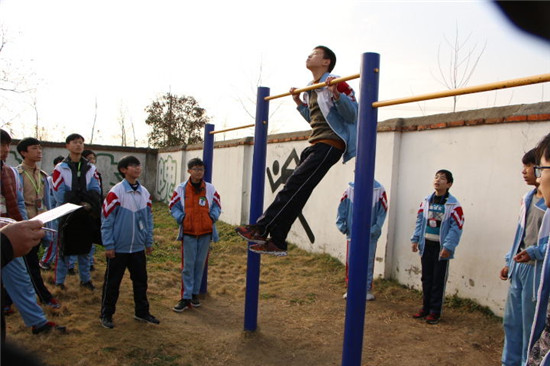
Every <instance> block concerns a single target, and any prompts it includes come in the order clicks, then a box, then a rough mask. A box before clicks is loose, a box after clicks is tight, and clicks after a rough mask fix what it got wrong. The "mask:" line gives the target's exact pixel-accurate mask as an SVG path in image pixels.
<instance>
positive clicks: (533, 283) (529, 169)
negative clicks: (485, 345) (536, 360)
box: [500, 149, 546, 366]
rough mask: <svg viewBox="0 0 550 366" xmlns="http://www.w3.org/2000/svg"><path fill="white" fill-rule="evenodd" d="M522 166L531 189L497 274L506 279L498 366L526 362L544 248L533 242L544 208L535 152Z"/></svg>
mask: <svg viewBox="0 0 550 366" xmlns="http://www.w3.org/2000/svg"><path fill="white" fill-rule="evenodd" d="M522 163H523V170H522V174H523V178H524V180H525V182H526V183H527V184H528V185H531V186H535V188H534V189H533V190H531V191H530V192H528V193H526V194H525V196H524V197H523V200H522V204H521V209H520V214H519V221H518V226H517V230H516V235H515V237H514V242H513V244H512V247H511V248H510V251H509V252H508V253H507V254H506V256H505V261H506V263H505V265H504V267H503V268H502V269H501V271H500V279H502V280H507V279H510V288H509V289H508V296H507V299H506V306H505V308H504V318H503V325H504V347H503V350H502V365H506V366H515V365H517V366H519V365H522V364H524V363H525V360H526V359H527V345H528V343H529V336H530V334H531V324H532V323H533V317H534V315H535V305H536V293H537V289H538V286H539V282H540V272H541V268H542V260H543V259H544V250H545V248H546V244H544V245H541V246H539V245H538V240H537V238H538V234H539V229H540V226H541V223H542V218H543V216H544V211H546V205H545V204H544V198H543V197H542V193H541V192H540V190H539V189H538V183H537V178H536V177H535V171H534V166H535V165H536V157H535V149H532V150H530V151H528V152H527V153H525V155H524V156H523V158H522Z"/></svg>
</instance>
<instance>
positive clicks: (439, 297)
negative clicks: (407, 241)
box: [421, 240, 449, 314]
mask: <svg viewBox="0 0 550 366" xmlns="http://www.w3.org/2000/svg"><path fill="white" fill-rule="evenodd" d="M439 252H440V247H439V243H438V242H433V241H429V240H426V244H425V245H424V253H423V255H422V259H421V262H422V296H423V305H422V308H423V309H424V310H425V311H429V312H431V313H436V314H441V308H442V307H443V299H444V296H445V284H446V282H447V274H448V269H449V260H448V259H446V260H439Z"/></svg>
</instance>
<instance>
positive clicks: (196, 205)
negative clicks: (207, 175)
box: [170, 158, 221, 313]
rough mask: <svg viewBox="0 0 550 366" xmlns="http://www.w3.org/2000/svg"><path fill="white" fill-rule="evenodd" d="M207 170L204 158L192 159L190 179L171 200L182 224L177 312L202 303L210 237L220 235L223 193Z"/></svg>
mask: <svg viewBox="0 0 550 366" xmlns="http://www.w3.org/2000/svg"><path fill="white" fill-rule="evenodd" d="M204 171H205V166H204V162H203V161H202V160H201V159H199V158H194V159H191V160H189V162H188V163H187V172H188V173H189V180H188V181H187V182H184V183H182V184H180V185H179V186H178V187H176V190H175V191H174V193H173V195H172V199H171V200H170V213H171V215H172V216H173V217H174V219H176V222H177V223H178V225H179V226H180V230H179V235H178V239H177V240H181V241H182V243H181V244H182V249H181V254H182V258H181V262H182V271H181V280H182V281H181V283H182V286H181V292H180V300H179V301H178V303H177V304H176V305H175V306H174V307H173V308H172V309H173V310H174V311H175V312H177V313H181V312H183V311H185V310H187V309H191V308H192V307H199V306H200V305H201V303H200V301H199V298H198V295H199V291H200V288H201V282H202V276H203V272H204V266H205V263H206V258H207V256H208V249H209V248H210V242H211V241H214V242H217V241H218V239H219V238H218V232H217V230H216V221H218V218H219V216H220V214H221V201H220V195H219V194H218V192H217V191H216V188H214V185H212V184H211V183H208V182H205V181H204Z"/></svg>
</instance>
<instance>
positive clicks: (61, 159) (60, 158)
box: [53, 155, 65, 166]
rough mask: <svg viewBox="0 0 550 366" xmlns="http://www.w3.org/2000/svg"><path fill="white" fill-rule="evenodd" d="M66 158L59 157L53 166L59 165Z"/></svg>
mask: <svg viewBox="0 0 550 366" xmlns="http://www.w3.org/2000/svg"><path fill="white" fill-rule="evenodd" d="M63 160H65V158H64V157H63V156H61V155H59V156H58V157H57V158H55V159H53V166H56V165H57V164H59V163H61V162H62V161H63Z"/></svg>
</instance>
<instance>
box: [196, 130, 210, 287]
mask: <svg viewBox="0 0 550 366" xmlns="http://www.w3.org/2000/svg"><path fill="white" fill-rule="evenodd" d="M210 131H214V125H213V124H211V123H207V124H206V125H204V144H203V147H202V161H203V162H204V165H205V166H206V170H205V172H204V180H205V181H206V182H208V183H212V171H213V169H214V167H213V164H212V162H213V160H214V135H212V134H210ZM207 291H208V257H206V264H205V265H204V271H203V272H202V282H201V289H200V290H199V293H201V294H205V293H206V292H207Z"/></svg>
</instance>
